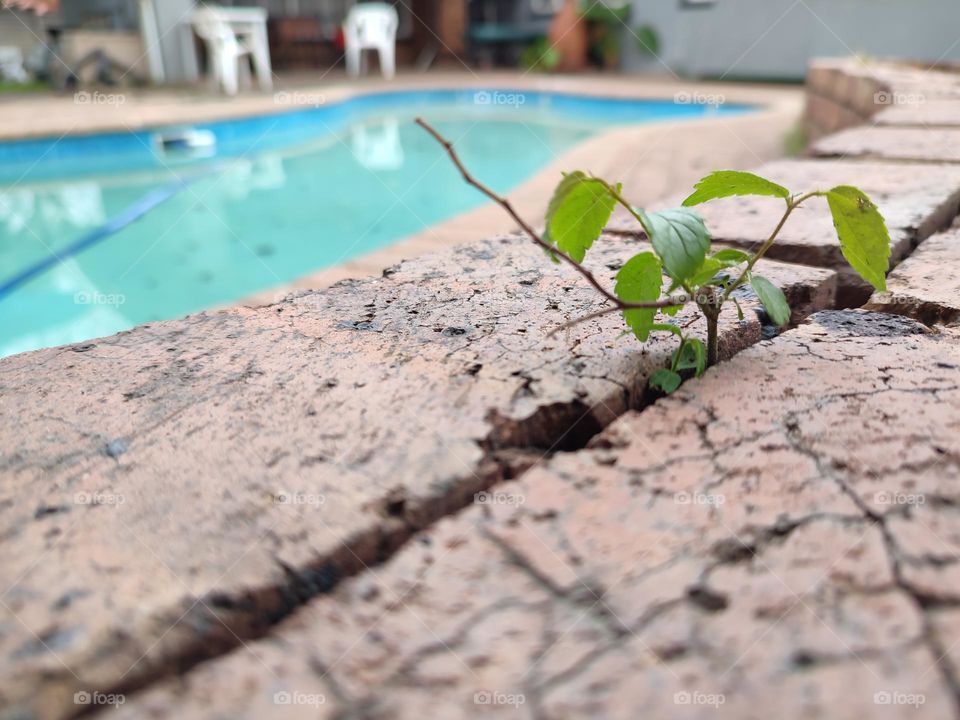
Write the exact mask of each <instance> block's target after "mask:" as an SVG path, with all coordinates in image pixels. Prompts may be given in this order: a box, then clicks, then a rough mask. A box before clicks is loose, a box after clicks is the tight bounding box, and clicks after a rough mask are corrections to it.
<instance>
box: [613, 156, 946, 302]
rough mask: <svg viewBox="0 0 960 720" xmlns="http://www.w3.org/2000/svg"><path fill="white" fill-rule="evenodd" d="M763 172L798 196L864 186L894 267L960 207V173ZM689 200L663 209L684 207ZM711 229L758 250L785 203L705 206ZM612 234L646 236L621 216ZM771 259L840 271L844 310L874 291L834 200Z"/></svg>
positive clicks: (845, 163)
mask: <svg viewBox="0 0 960 720" xmlns="http://www.w3.org/2000/svg"><path fill="white" fill-rule="evenodd" d="M753 172H756V173H758V174H760V175H762V176H764V177H767V178H769V179H771V180H773V181H774V182H778V183H780V184H782V185H784V186H785V187H787V188H789V189H790V190H792V191H794V192H804V191H808V190H814V189H829V188H831V187H833V186H835V185H841V184H842V185H856V186H858V187H860V188H861V189H862V190H863V191H864V192H866V193H867V194H868V195H869V196H870V198H871V199H872V200H873V201H874V202H875V203H876V204H877V205H878V206H879V208H880V210H881V212H882V213H883V215H884V218H885V219H886V221H887V226H888V227H889V229H890V236H891V240H892V248H891V251H892V252H891V262H892V263H893V264H895V263H897V262H899V261H900V260H901V259H903V258H904V257H905V256H906V255H907V254H908V253H909V252H910V250H911V249H912V247H913V246H914V245H915V244H916V243H917V242H919V241H920V240H923V239H924V238H926V237H929V236H930V235H932V234H933V233H934V232H937V231H938V230H941V229H943V228H944V227H946V226H948V225H949V224H950V222H951V221H952V220H953V218H954V217H955V216H956V214H957V211H958V206H960V167H951V166H932V165H923V164H910V163H883V162H869V161H853V160H783V161H778V162H773V163H768V164H765V165H762V166H760V167H759V168H757V169H755V170H754V171H753ZM684 197H686V194H683V195H677V196H675V197H673V198H671V199H670V200H668V201H666V202H664V203H663V205H662V207H670V206H676V205H678V204H679V203H681V202H682V201H683V199H684ZM697 209H698V211H699V212H701V213H702V214H703V216H704V219H705V220H706V223H707V228H708V229H709V230H710V232H711V233H712V234H713V237H714V239H715V240H716V241H718V242H723V243H728V244H732V245H736V246H738V247H742V248H746V249H756V248H757V247H759V246H760V245H761V244H762V243H763V241H764V240H766V239H767V238H768V237H769V235H770V233H771V232H772V230H773V228H774V227H776V224H777V223H778V222H779V220H780V218H781V217H782V216H783V203H782V202H780V201H778V200H776V199H773V198H753V197H744V198H729V199H724V200H717V201H714V202H710V203H707V204H705V205H701V206H699V207H698V208H697ZM610 228H611V229H612V230H615V231H620V232H627V233H630V232H634V233H635V232H638V231H639V229H640V228H639V224H638V223H637V222H636V220H635V219H634V218H632V217H631V216H629V215H627V214H626V212H618V214H617V215H616V217H615V219H614V220H613V221H611V224H610ZM769 256H770V257H772V258H775V259H778V260H784V261H786V262H792V263H797V264H805V265H812V266H816V267H827V268H832V269H835V270H837V271H838V273H839V275H838V283H839V288H838V298H839V302H840V303H841V304H842V305H846V306H859V305H861V304H863V302H865V301H866V300H867V298H868V297H869V289H868V286H867V285H866V284H865V283H864V282H863V281H862V280H860V279H859V278H858V277H857V276H856V275H855V274H854V273H853V271H852V270H850V269H849V268H848V267H847V264H846V261H845V260H844V258H843V256H842V254H841V252H840V244H839V242H838V241H837V239H836V232H835V230H834V228H833V221H832V220H831V217H830V211H829V209H828V207H827V203H826V200H823V199H820V198H815V199H813V200H811V201H809V202H808V203H805V204H804V205H803V206H801V207H800V208H799V209H798V210H796V211H795V212H794V215H793V216H792V217H791V218H790V220H789V221H788V222H787V224H786V226H785V227H784V229H783V231H782V233H781V235H780V238H779V240H778V241H777V243H776V244H775V245H774V246H773V247H772V248H771V250H770V253H769Z"/></svg>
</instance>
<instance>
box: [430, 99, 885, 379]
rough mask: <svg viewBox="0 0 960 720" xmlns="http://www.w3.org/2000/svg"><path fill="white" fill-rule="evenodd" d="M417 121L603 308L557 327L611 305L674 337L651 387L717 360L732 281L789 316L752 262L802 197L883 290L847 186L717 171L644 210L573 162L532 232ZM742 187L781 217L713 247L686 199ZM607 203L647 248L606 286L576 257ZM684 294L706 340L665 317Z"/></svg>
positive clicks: (606, 216)
mask: <svg viewBox="0 0 960 720" xmlns="http://www.w3.org/2000/svg"><path fill="white" fill-rule="evenodd" d="M417 124H419V125H420V126H421V127H423V128H424V129H425V130H426V131H427V132H429V133H430V134H431V135H432V136H433V137H434V138H435V139H436V140H437V141H438V142H439V143H440V144H441V145H442V146H443V147H444V149H445V150H446V151H447V154H448V155H449V156H450V159H451V160H452V161H453V163H454V165H455V166H456V167H457V169H458V170H459V171H460V174H461V175H462V176H463V178H464V180H465V181H466V182H467V183H469V184H470V185H472V186H473V187H475V188H477V189H478V190H480V192H482V193H483V194H484V195H486V196H487V197H489V198H490V199H491V200H493V201H494V202H496V203H498V204H499V205H500V206H501V207H502V208H503V209H504V210H506V212H507V213H508V214H509V215H510V216H511V217H512V218H513V219H514V221H515V222H516V223H517V224H518V225H519V226H520V229H521V230H523V232H525V233H526V234H527V235H529V236H530V237H531V238H532V239H533V241H534V242H535V243H536V244H537V245H539V246H540V248H541V249H543V251H544V252H545V253H546V254H547V256H548V257H549V258H550V259H551V260H552V261H553V262H555V263H561V262H562V263H566V264H567V265H569V266H570V267H572V268H573V269H574V270H576V271H577V272H578V273H580V275H581V276H582V277H583V278H584V279H585V280H586V281H587V282H588V283H589V284H590V285H591V286H592V287H593V288H594V289H595V290H596V291H597V292H598V293H599V294H600V296H601V297H602V298H603V299H604V300H605V301H606V303H607V306H606V307H604V308H601V309H600V310H597V311H595V312H592V313H590V314H588V315H585V316H583V317H580V318H577V319H576V320H573V321H571V322H569V323H567V324H565V325H563V326H561V327H560V328H558V330H562V329H565V328H567V327H570V326H572V325H576V324H577V323H581V322H584V321H586V320H591V319H594V318H598V317H602V316H604V315H608V314H610V313H614V312H620V313H622V314H623V318H624V321H625V322H626V324H627V327H628V328H629V330H630V331H631V332H632V333H633V334H634V335H635V336H636V337H637V339H638V340H640V341H641V342H646V341H647V339H648V338H649V337H650V334H651V333H654V332H667V333H672V334H673V335H676V336H677V338H678V340H679V344H678V346H677V349H676V350H675V351H674V352H673V355H672V357H671V362H670V367H668V368H661V369H659V370H657V371H656V372H655V373H654V374H653V375H652V376H651V378H650V384H651V386H653V387H655V388H657V389H659V390H662V391H663V392H665V393H671V392H673V391H674V390H676V389H677V388H678V387H679V386H680V383H681V382H682V376H681V372H683V371H691V370H692V371H693V372H694V374H695V375H697V376H700V375H702V374H703V373H704V371H705V370H706V369H707V368H708V367H710V366H711V365H714V364H715V363H716V362H717V360H718V354H719V353H718V337H719V335H718V322H719V318H720V313H721V312H722V310H723V307H724V305H725V304H726V303H727V302H732V303H733V304H734V305H735V306H736V308H737V313H738V316H739V317H740V319H741V320H742V319H743V310H742V309H741V307H740V305H739V303H738V302H737V299H736V298H734V297H733V293H734V292H735V291H736V290H737V289H738V288H740V287H742V286H744V285H749V286H750V287H751V288H752V289H753V291H754V292H755V293H756V295H757V297H758V298H759V299H760V302H761V304H762V305H763V307H764V309H765V310H766V313H767V316H768V317H769V318H770V320H771V322H773V323H774V324H775V325H778V326H784V325H786V324H787V323H788V322H789V321H790V306H789V305H788V303H787V299H786V297H785V296H784V294H783V292H782V291H781V290H780V289H779V288H778V287H777V286H776V285H774V284H773V283H772V282H770V281H769V280H768V279H766V278H765V277H763V276H762V275H758V274H757V273H755V272H754V269H755V267H756V265H757V262H758V261H759V260H760V259H761V258H763V257H764V256H765V255H766V254H767V252H768V251H769V250H770V248H771V247H772V246H773V244H774V243H775V242H776V240H777V237H778V236H779V235H780V232H781V231H782V230H783V227H784V225H786V223H787V220H789V218H790V216H791V215H792V214H793V211H794V210H796V209H797V208H798V207H800V206H801V205H802V204H803V203H804V202H806V201H807V200H810V199H811V198H815V197H822V198H826V200H827V204H828V206H829V208H830V213H831V215H832V216H833V224H834V226H835V227H836V230H837V236H838V238H839V240H840V250H841V252H842V253H843V256H844V258H846V260H847V262H849V263H850V266H851V267H852V268H853V269H854V270H855V271H856V272H857V273H858V274H859V275H860V277H862V278H863V279H864V280H866V281H867V282H868V283H869V284H870V285H872V286H873V287H874V288H876V289H877V290H880V291H885V290H886V273H887V270H888V268H889V263H890V235H889V233H888V231H887V227H886V224H885V222H884V220H883V216H882V215H881V214H880V211H879V210H878V209H877V206H876V205H874V204H873V203H872V202H871V201H870V198H868V197H867V196H866V195H865V194H864V193H863V192H862V191H860V190H858V189H857V188H855V187H851V186H848V185H839V186H837V187H835V188H833V189H831V190H813V191H810V192H805V193H801V194H795V193H792V192H791V191H790V190H788V189H787V188H785V187H783V186H781V185H778V184H777V183H774V182H771V181H770V180H766V179H764V178H762V177H760V176H758V175H754V174H753V173H748V172H739V171H733V170H721V171H718V172H714V173H712V174H710V175H708V176H707V177H705V178H704V179H703V180H701V181H700V182H699V183H697V185H696V186H695V188H694V193H693V194H692V195H690V197H688V198H687V199H686V200H684V201H683V207H680V208H675V209H672V210H662V211H660V212H646V211H644V210H641V209H640V208H635V207H634V206H632V205H631V204H630V203H629V202H628V201H627V200H626V199H625V198H624V197H623V194H622V191H623V188H622V186H621V185H619V184H616V185H614V184H611V183H608V182H607V181H605V180H602V179H600V178H597V177H592V176H590V175H587V174H585V173H583V172H580V171H579V170H578V171H574V172H571V173H567V174H565V175H564V176H563V179H562V180H561V181H560V184H559V185H557V188H556V190H555V191H554V193H553V197H552V198H551V200H550V203H549V205H548V207H547V215H546V230H545V232H544V233H543V234H540V233H538V232H536V231H535V230H534V229H533V228H532V227H531V226H530V225H529V223H527V222H526V221H525V220H524V219H523V218H521V217H520V215H519V214H518V213H517V212H516V210H514V208H513V206H512V205H511V204H510V201H509V200H507V199H506V198H504V197H502V196H500V195H498V194H496V193H495V192H493V191H492V190H491V189H490V188H488V187H487V186H486V185H484V184H483V183H481V182H479V181H477V180H476V179H475V178H474V177H473V176H472V175H471V174H470V172H469V171H468V170H467V169H466V168H465V167H464V165H463V163H462V162H461V160H460V158H459V156H458V155H457V153H456V151H455V150H454V148H453V145H452V143H450V141H449V140H447V139H446V138H444V137H443V136H442V135H440V134H439V133H438V132H437V131H436V130H435V129H434V128H432V127H431V126H430V125H429V124H428V123H426V122H425V121H423V120H422V119H419V118H418V119H417ZM742 195H755V196H764V197H769V198H772V199H777V198H779V199H780V200H781V201H782V202H783V203H784V204H785V208H784V212H783V216H782V217H781V218H780V221H779V222H778V223H777V225H776V227H774V228H773V231H772V232H771V233H770V236H769V237H768V238H767V240H766V241H765V242H764V243H763V244H762V245H761V246H760V247H759V248H758V249H757V250H756V251H755V252H745V251H743V250H737V249H734V248H722V249H719V250H716V251H714V250H713V248H711V242H710V234H709V232H708V231H707V228H706V226H705V225H704V222H703V219H702V218H701V217H700V216H699V215H698V214H697V213H696V212H695V211H694V210H692V209H691V207H693V206H695V205H700V204H701V203H705V202H708V201H710V200H717V199H720V198H728V197H733V196H742ZM617 205H620V206H622V207H624V208H626V210H627V211H628V212H629V213H630V214H631V215H632V216H633V217H634V218H636V220H637V222H639V223H640V225H641V227H642V228H643V230H644V232H645V234H646V236H647V238H648V239H649V241H650V244H651V246H652V251H651V250H643V251H641V252H639V253H638V254H636V255H634V256H633V257H632V258H630V259H629V260H627V262H626V263H624V265H623V267H621V268H620V270H619V271H618V272H617V279H616V284H615V285H614V288H613V290H612V291H610V290H608V289H607V288H605V287H604V286H603V285H602V284H601V283H600V282H599V281H598V280H597V278H596V277H595V276H594V275H593V273H592V272H591V271H590V270H589V269H587V268H586V267H585V266H584V265H583V261H584V258H585V257H586V254H587V251H588V250H589V249H590V248H591V247H592V246H593V244H594V243H595V242H596V241H597V240H598V239H599V238H600V235H601V233H602V232H603V229H604V228H605V227H606V225H607V223H608V221H609V220H610V216H611V215H612V214H613V211H614V209H615V208H616V206H617ZM664 276H666V278H665V277H664ZM688 303H692V304H695V305H696V306H697V308H698V309H699V311H700V314H701V315H703V317H704V319H705V321H706V327H707V342H706V345H704V343H703V341H701V340H700V339H699V338H697V337H694V336H692V335H688V334H687V333H685V332H684V328H681V327H680V326H679V325H677V324H675V323H672V322H670V318H672V317H673V316H675V315H676V314H677V313H678V312H679V311H680V310H681V309H682V308H683V307H684V306H685V305H687V304H688Z"/></svg>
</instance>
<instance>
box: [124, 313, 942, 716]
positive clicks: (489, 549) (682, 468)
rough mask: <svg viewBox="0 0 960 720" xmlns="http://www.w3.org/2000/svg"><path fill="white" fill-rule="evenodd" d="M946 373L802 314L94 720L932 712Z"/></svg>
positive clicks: (866, 328) (877, 329) (856, 318)
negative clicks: (265, 628) (227, 649)
mask: <svg viewBox="0 0 960 720" xmlns="http://www.w3.org/2000/svg"><path fill="white" fill-rule="evenodd" d="M957 368H960V333H956V332H953V331H944V332H943V333H935V332H932V331H930V330H929V329H928V328H926V327H924V326H923V325H920V324H918V323H916V322H914V321H912V320H908V319H905V318H900V317H897V316H890V315H883V314H873V313H867V312H862V311H846V312H827V313H819V314H817V315H815V316H814V318H813V319H812V320H811V322H810V323H809V324H806V325H804V326H801V327H800V328H797V329H795V330H792V331H790V332H787V333H785V334H784V335H781V336H780V337H778V338H776V339H774V340H772V341H767V342H763V343H760V344H759V345H757V346H754V347H752V348H750V349H748V350H746V351H744V352H742V353H741V354H739V355H738V356H737V357H736V358H734V359H733V360H731V361H730V362H727V363H724V364H721V365H720V366H718V367H716V368H714V369H712V370H710V371H709V372H708V374H707V376H706V377H705V378H703V379H702V380H699V381H691V382H688V383H687V384H686V385H684V386H683V387H682V388H681V390H680V391H679V392H678V393H676V394H675V395H674V396H672V397H671V398H669V399H665V400H661V401H659V402H657V403H656V404H655V405H653V406H652V407H649V408H647V409H646V410H645V411H643V412H639V413H637V412H631V413H628V414H627V415H625V416H623V417H622V418H620V419H619V420H617V421H616V422H615V423H614V424H613V425H611V426H610V427H609V428H608V429H607V430H606V431H604V432H603V433H601V434H600V435H599V436H597V437H596V438H594V440H593V441H592V442H591V445H590V448H589V449H587V450H581V451H579V452H575V453H566V454H558V455H556V456H554V457H553V458H552V459H549V460H548V461H545V462H544V463H543V464H542V465H541V466H538V467H536V468H534V469H531V470H529V471H528V472H526V473H524V474H523V475H522V476H520V477H519V478H518V479H517V480H515V481H512V482H508V483H505V484H503V485H501V486H499V487H497V488H496V489H495V490H494V491H491V493H489V494H487V495H486V496H483V497H482V498H481V501H480V502H479V503H478V504H476V505H474V506H472V507H470V508H468V509H467V510H465V511H463V512H461V513H460V514H459V515H457V516H455V517H453V518H449V519H445V520H443V521H441V522H439V523H437V524H436V525H435V526H433V527H432V528H431V529H430V530H429V531H427V532H424V533H421V534H420V535H418V536H416V537H415V538H414V539H413V540H411V542H410V543H408V544H407V545H406V546H405V547H404V548H402V549H401V550H400V552H398V553H397V555H395V556H394V557H393V558H392V559H390V560H389V561H388V562H387V563H385V564H384V565H383V566H382V567H380V568H377V569H376V570H375V571H370V572H368V573H364V574H363V575H362V576H360V577H357V578H353V579H351V580H348V581H346V582H344V583H342V584H341V585H340V586H338V588H337V589H336V590H334V592H333V593H331V594H329V595H324V596H322V597H318V598H315V599H314V600H312V601H311V602H310V603H309V604H308V605H306V606H305V607H304V608H302V609H301V610H300V611H298V612H297V614H296V615H294V616H293V617H291V618H289V619H288V620H286V621H285V622H284V623H282V624H281V625H280V626H278V627H277V628H276V629H275V631H274V633H272V635H271V637H269V638H267V639H264V640H262V641H259V642H255V643H251V644H250V645H248V646H246V647H244V648H242V649H239V650H237V651H236V652H234V653H232V654H231V655H229V656H226V657H223V658H219V659H217V660H214V661H211V662H209V663H206V664H204V665H201V666H198V667H196V668H194V670H193V671H192V672H191V673H190V674H189V675H187V676H186V677H184V678H182V679H177V680H169V681H166V682H163V683H160V684H158V685H156V686H155V687H153V688H151V689H149V690H146V691H144V692H142V693H140V694H138V695H136V696H133V697H131V698H128V700H127V703H126V705H125V706H124V707H123V708H121V710H120V712H118V713H115V714H113V715H112V716H111V717H117V718H123V719H124V720H133V719H137V720H139V719H141V718H153V719H160V718H174V717H176V718H201V717H220V716H223V717H227V716H229V717H231V718H238V719H242V718H251V719H253V718H260V717H281V718H316V717H337V718H341V717H358V718H359V717H362V718H371V719H379V718H421V717H443V718H451V719H456V718H472V717H487V716H490V717H511V718H516V717H520V718H548V719H553V718H557V719H560V718H582V717H603V718H625V719H626V718H630V719H632V718H636V717H670V718H708V717H709V718H717V717H720V718H766V717H786V718H811V717H824V718H858V717H870V718H937V719H939V718H945V717H951V716H956V714H957V713H958V710H960V707H958V700H960V697H958V695H957V688H958V683H957V665H956V661H955V658H957V657H958V656H960V652H958V651H957V650H956V649H955V648H954V647H953V643H954V640H955V635H956V629H957V621H958V617H960V613H957V611H956V610H955V605H956V603H957V602H960V576H958V575H956V573H955V568H956V567H958V561H960V539H958V537H957V534H956V530H955V528H956V520H957V507H958V502H957V501H958V499H960V498H958V490H957V488H958V481H960V383H958V380H960V375H958V372H957ZM745 378H754V379H755V383H749V382H744V379H745ZM321 699H322V700H323V702H322V703H321V702H320V700H321ZM278 703H279V704H278ZM222 713H226V715H223V714H222Z"/></svg>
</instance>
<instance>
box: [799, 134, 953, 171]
mask: <svg viewBox="0 0 960 720" xmlns="http://www.w3.org/2000/svg"><path fill="white" fill-rule="evenodd" d="M811 154H812V155H814V156H817V157H844V158H856V157H868V158H872V159H884V160H910V161H923V162H938V163H939V162H951V163H956V162H960V128H958V129H947V128H899V127H859V128H852V129H850V130H844V131H843V132H840V133H837V134H835V135H831V136H829V137H826V138H823V139H822V140H820V141H818V142H816V143H815V144H814V145H813V147H812V148H811Z"/></svg>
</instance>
